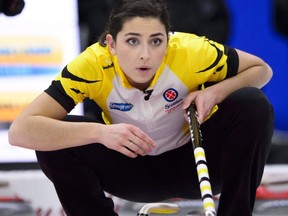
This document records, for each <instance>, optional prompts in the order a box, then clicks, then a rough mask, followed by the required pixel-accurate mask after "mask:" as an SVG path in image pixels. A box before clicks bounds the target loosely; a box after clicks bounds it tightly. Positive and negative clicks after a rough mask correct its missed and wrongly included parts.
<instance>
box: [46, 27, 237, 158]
mask: <svg viewBox="0 0 288 216" xmlns="http://www.w3.org/2000/svg"><path fill="white" fill-rule="evenodd" d="M237 70H238V56H237V53H236V51H235V50H234V49H232V48H230V47H228V46H224V45H221V44H218V43H215V42H213V41H209V40H208V39H207V38H205V37H198V36H196V35H193V34H186V33H173V34H171V35H170V39H169V44H168V49H167V53H166V55H165V57H164V59H163V61H162V64H161V66H160V67H159V69H158V71H157V72H156V74H155V77H154V79H153V81H152V83H151V85H150V87H149V88H148V89H147V90H146V91H144V92H143V91H140V90H139V89H136V88H133V87H132V86H131V85H130V84H129V83H128V81H127V79H126V77H125V75H124V73H123V71H122V70H121V68H120V65H119V63H118V60H117V56H112V55H111V54H110V52H109V50H108V48H107V47H101V46H100V45H99V44H98V43H96V44H93V45H92V46H90V47H88V48H87V49H86V50H85V51H84V52H83V53H81V54H80V55H79V56H77V57H76V58H75V59H74V60H73V61H71V62H70V63H69V64H68V65H67V66H66V67H65V68H64V69H63V71H62V73H60V74H59V75H58V77H57V78H56V79H55V80H54V81H53V82H52V85H51V86H50V87H49V88H48V89H47V90H46V92H47V93H48V94H49V95H50V96H52V97H53V98H54V99H55V100H56V101H58V102H59V103H60V104H61V105H62V106H63V107H64V108H65V109H66V110H67V111H68V112H70V111H71V110H72V109H73V108H74V106H75V105H76V104H77V103H79V102H82V101H83V100H84V99H85V98H90V99H91V100H94V101H95V102H96V103H97V104H98V105H99V106H100V107H101V108H102V110H103V114H104V115H103V116H104V119H105V121H106V124H117V123H129V124H133V125H135V126H138V127H139V128H141V129H142V130H143V131H144V132H146V133H147V134H148V135H149V136H150V137H151V138H152V139H153V140H155V141H156V143H157V148H156V149H154V150H153V151H152V152H151V155H157V154H161V153H163V152H165V151H168V150H172V149H175V148H178V147H180V146H182V145H184V144H185V143H187V142H188V141H189V139H190V135H189V128H188V125H187V122H186V120H185V119H184V111H183V110H182V109H181V107H182V103H183V100H184V98H185V97H186V96H187V95H188V93H189V92H191V91H195V90H198V89H200V88H201V86H203V85H211V84H213V83H216V82H219V81H221V80H223V79H226V78H229V77H231V76H234V75H236V73H237Z"/></svg>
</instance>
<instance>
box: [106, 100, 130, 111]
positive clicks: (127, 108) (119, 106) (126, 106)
mask: <svg viewBox="0 0 288 216" xmlns="http://www.w3.org/2000/svg"><path fill="white" fill-rule="evenodd" d="M109 108H110V109H115V110H119V111H122V112H127V111H130V110H131V109H132V108H133V104H131V103H113V102H111V103H110V105H109Z"/></svg>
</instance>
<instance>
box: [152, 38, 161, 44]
mask: <svg viewBox="0 0 288 216" xmlns="http://www.w3.org/2000/svg"><path fill="white" fill-rule="evenodd" d="M151 43H152V45H154V46H159V45H160V44H161V43H162V40H161V39H159V38H154V39H153V40H152V41H151Z"/></svg>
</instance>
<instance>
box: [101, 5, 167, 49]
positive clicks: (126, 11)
mask: <svg viewBox="0 0 288 216" xmlns="http://www.w3.org/2000/svg"><path fill="white" fill-rule="evenodd" d="M134 17H142V18H147V17H151V18H158V19H159V20H160V22H161V23H163V25H164V26H165V29H166V32H167V34H168V32H169V31H170V15H169V12H168V9H167V4H166V2H165V1H164V0H118V1H116V3H115V5H114V8H113V9H112V11H111V14H110V17H109V20H108V23H107V26H106V30H105V32H104V33H103V34H102V35H101V36H100V37H99V43H100V45H102V46H106V41H105V37H106V35H107V34H108V33H109V34H111V35H112V37H113V39H114V40H115V39H116V36H117V34H118V32H119V31H121V29H122V27H123V24H124V23H125V22H126V21H128V20H130V19H132V18H134Z"/></svg>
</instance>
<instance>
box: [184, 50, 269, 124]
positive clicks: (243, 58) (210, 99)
mask: <svg viewBox="0 0 288 216" xmlns="http://www.w3.org/2000/svg"><path fill="white" fill-rule="evenodd" d="M236 51H237V53H238V56H239V67H238V72H237V75H236V76H234V77H231V78H229V79H226V80H223V81H222V82H219V83H217V84H215V85H213V86H210V87H208V88H206V89H204V90H201V91H196V92H191V93H190V94H189V95H188V96H187V98H186V99H185V101H184V104H183V109H186V108H187V107H188V106H189V104H190V103H192V102H194V103H196V106H197V110H198V114H199V121H200V122H203V120H204V119H205V118H206V117H207V116H208V115H209V113H210V112H211V110H212V109H213V107H214V106H215V105H217V104H219V103H221V102H222V101H223V100H224V99H225V98H226V97H227V96H228V95H230V94H231V93H232V92H234V91H236V90H237V89H240V88H243V87H257V88H262V87H263V86H264V85H266V84H267V83H268V81H269V80H270V79H271V77H272V69H271V68H270V67H269V65H268V64H266V63H265V62H264V61H263V60H262V59H260V58H258V57H257V56H254V55H251V54H249V53H246V52H243V51H240V50H236Z"/></svg>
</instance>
